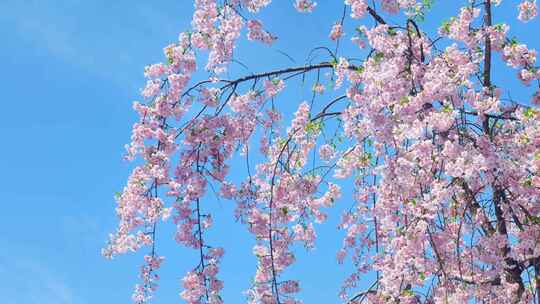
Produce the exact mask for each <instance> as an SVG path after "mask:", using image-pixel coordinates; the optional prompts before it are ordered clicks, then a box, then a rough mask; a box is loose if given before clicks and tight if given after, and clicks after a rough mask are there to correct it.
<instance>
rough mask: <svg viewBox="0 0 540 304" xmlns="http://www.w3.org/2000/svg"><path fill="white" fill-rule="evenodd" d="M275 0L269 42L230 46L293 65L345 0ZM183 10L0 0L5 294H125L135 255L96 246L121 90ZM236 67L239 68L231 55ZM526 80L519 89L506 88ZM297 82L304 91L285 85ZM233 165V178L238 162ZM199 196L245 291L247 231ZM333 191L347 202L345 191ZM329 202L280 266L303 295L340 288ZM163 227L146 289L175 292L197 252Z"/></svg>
mask: <svg viewBox="0 0 540 304" xmlns="http://www.w3.org/2000/svg"><path fill="white" fill-rule="evenodd" d="M274 2H279V3H276V4H273V5H272V6H271V7H270V8H269V9H268V10H266V11H264V12H263V14H262V15H261V16H260V18H261V19H262V20H263V21H264V22H265V23H266V24H267V25H268V27H269V28H270V29H271V30H272V31H273V32H274V33H275V34H277V35H278V37H279V38H280V39H279V40H278V42H277V43H276V44H275V46H273V47H272V48H271V49H267V48H265V47H263V46H261V45H257V44H252V43H249V44H248V43H245V42H242V43H241V44H240V47H239V49H238V50H237V53H236V54H237V57H238V58H239V59H241V60H242V63H244V64H246V65H248V66H249V68H250V69H251V70H252V71H263V70H265V69H268V67H270V68H277V67H284V66H286V65H291V64H292V63H291V62H290V60H289V59H288V58H286V57H285V56H283V55H282V54H280V53H279V51H286V52H287V53H288V54H289V55H290V56H291V57H292V58H294V59H295V60H296V64H295V65H299V64H302V63H303V60H304V59H305V57H306V55H307V53H308V51H309V49H311V48H313V47H316V46H320V45H321V41H323V42H322V44H323V45H327V46H332V44H331V43H330V41H329V40H328V39H327V35H328V31H329V28H330V26H331V24H332V23H333V22H334V21H335V20H337V19H339V18H340V14H341V1H337V2H335V4H333V3H332V2H331V1H326V0H321V1H319V7H318V8H317V10H316V12H315V14H313V15H311V16H306V15H298V14H296V13H295V11H294V10H293V9H292V5H291V3H290V2H291V1H288V0H281V1H280V0H276V1H274ZM456 2H458V1H453V0H452V1H449V0H446V1H443V0H439V1H436V5H435V8H434V16H433V18H432V19H428V20H427V21H426V22H425V25H426V26H428V28H429V27H431V28H432V29H434V27H433V25H434V24H435V23H434V21H437V22H438V20H437V18H439V17H440V16H441V15H446V16H447V14H448V13H449V12H457V6H456ZM504 2H505V3H504V5H505V6H503V7H501V8H498V9H497V11H496V12H495V17H496V18H497V17H502V16H504V15H505V14H509V15H510V19H512V20H511V22H510V24H511V26H512V29H511V32H512V34H514V35H517V36H518V37H519V38H520V40H523V41H527V42H529V43H530V44H531V45H532V46H534V47H535V48H537V49H538V48H539V44H540V43H539V42H538V40H537V39H536V40H535V39H534V38H535V36H534V35H535V34H536V33H535V32H534V30H533V29H534V28H537V29H538V28H540V27H539V25H540V23H539V22H538V20H536V21H534V22H532V23H530V24H529V25H527V26H523V25H521V24H518V23H517V22H515V21H514V20H513V19H515V16H516V15H517V11H516V9H515V5H516V1H510V0H505V1H504ZM191 13H192V4H191V1H185V0H184V1H180V0H162V1H152V2H150V1H137V0H136V1H124V0H119V1H105V0H93V1H83V0H71V1H69V0H55V1H52V0H49V1H47V0H40V1H33V0H2V1H1V2H0V36H1V37H2V38H1V39H2V43H1V45H2V47H1V48H0V58H1V62H2V73H1V75H2V76H1V78H0V88H1V89H2V90H1V91H2V99H3V100H2V103H1V104H2V112H3V113H4V115H3V117H2V120H0V134H1V135H2V142H3V144H2V149H0V168H1V170H2V174H1V175H0V185H1V186H0V193H1V194H2V201H3V203H2V207H3V208H2V209H3V210H2V212H1V214H0V231H1V232H2V233H1V235H0V248H2V249H3V250H0V301H2V303H7V304H32V303H41V304H48V303H51V304H53V303H54V304H86V303H126V302H128V301H129V297H130V295H131V291H132V287H133V285H134V284H135V283H136V282H137V273H138V265H139V264H140V262H141V260H142V258H141V255H140V254H138V255H126V256H122V257H119V258H117V259H115V260H113V261H112V262H111V261H107V260H105V259H103V258H102V257H101V256H100V249H101V247H102V246H103V245H104V244H105V241H106V239H107V235H108V233H109V232H111V231H113V230H114V229H115V226H116V217H115V213H114V207H115V202H114V200H113V194H114V193H115V192H116V191H119V190H121V189H122V187H123V186H124V183H125V180H126V178H127V176H128V174H129V172H130V168H131V166H132V165H130V164H128V163H126V162H124V161H123V160H122V155H123V153H124V149H123V145H124V144H125V143H127V142H128V140H129V136H130V129H131V124H132V123H133V122H134V121H135V119H136V116H135V113H134V112H133V111H132V110H131V102H132V101H133V100H136V99H139V96H138V92H139V88H140V87H141V86H142V85H143V83H144V79H143V75H142V71H143V67H144V66H145V65H146V64H149V63H154V62H157V61H159V60H161V56H162V52H161V49H162V48H163V47H164V46H165V45H167V44H169V43H170V42H171V41H175V40H176V38H177V36H178V33H179V32H180V31H181V30H184V29H187V28H188V27H189V23H190V16H191ZM366 20H367V21H368V22H371V20H369V19H366ZM439 20H440V19H439ZM346 32H347V33H352V29H350V28H349V30H346ZM348 37H350V35H349V36H348ZM348 49H349V50H353V49H352V48H350V47H349V48H348ZM358 55H359V56H361V55H362V54H361V53H358ZM233 71H236V72H234V74H237V73H239V72H242V69H241V68H239V67H238V66H236V67H235V68H234V70H233ZM513 73H514V72H513V71H511V70H509V69H506V68H503V67H502V66H501V65H499V66H497V67H496V70H495V77H494V78H495V81H499V82H500V83H502V82H504V83H505V84H509V85H510V86H511V87H512V88H515V89H518V88H521V87H520V86H519V84H518V83H517V82H516V81H515V80H511V79H512V76H513ZM531 93H532V90H530V89H527V90H521V91H520V93H515V92H513V93H512V96H513V97H514V98H516V97H517V98H520V97H522V98H526V97H528V96H530V94H531ZM294 94H297V95H301V94H302V92H301V91H294V90H293V91H292V92H289V93H287V95H284V96H286V97H287V98H289V97H290V98H293V97H294V96H295V95H294ZM294 98H295V99H292V100H295V101H292V102H291V101H286V104H287V105H289V109H292V108H294V105H295V102H296V100H301V99H300V98H301V96H297V97H294ZM233 175H234V176H233V177H234V178H235V179H237V180H238V179H240V178H241V177H242V176H243V175H244V173H243V172H238V173H237V172H236V171H235V172H233ZM212 200H213V201H212ZM209 204H213V205H208V206H211V208H212V209H214V210H215V212H217V214H216V222H218V223H221V224H216V225H217V228H214V231H213V232H210V235H209V238H210V241H211V242H214V243H213V244H214V245H221V246H224V247H225V249H226V256H225V259H224V262H223V270H222V273H221V275H220V277H221V278H223V279H224V280H225V290H224V298H225V300H226V302H228V303H241V302H243V299H244V297H243V295H242V291H243V290H245V289H247V288H248V287H249V283H250V281H251V277H252V275H253V274H254V271H255V259H254V258H253V256H252V254H251V246H252V245H253V240H252V238H251V236H250V235H249V234H248V233H247V232H246V230H245V227H243V226H242V225H241V224H238V223H234V221H233V220H232V208H233V205H232V203H230V202H227V201H219V202H217V201H215V199H209ZM339 204H342V206H348V205H349V204H350V198H349V197H344V198H343V199H342V200H341V201H340V202H338V205H339ZM338 209H339V208H338ZM338 215H339V212H338V211H335V212H332V213H331V217H330V219H329V222H327V223H326V224H325V225H323V226H319V227H318V234H319V236H320V240H319V242H318V243H317V248H316V250H315V251H313V252H310V253H309V254H306V253H305V252H304V251H303V250H300V254H299V255H300V258H299V262H298V264H297V265H296V266H294V267H293V268H292V269H291V270H290V272H289V273H288V274H287V275H288V277H289V278H300V279H302V287H303V289H304V291H303V292H302V298H303V299H304V300H305V302H306V303H337V302H338V301H337V297H336V294H337V292H338V288H339V286H340V284H341V281H342V279H343V278H344V276H345V275H346V274H347V273H348V271H347V269H346V267H343V266H337V264H336V263H335V253H336V251H337V249H338V248H339V246H340V243H341V237H342V234H341V233H338V234H336V233H335V227H336V223H337V219H338ZM162 227H163V228H162V229H161V230H160V231H159V233H160V234H159V237H158V242H161V243H160V244H163V245H160V246H161V247H159V248H160V253H161V254H163V255H166V256H167V260H166V262H165V263H164V265H163V270H162V271H161V273H160V274H161V276H162V281H161V289H160V290H159V292H158V293H157V295H156V301H155V302H154V303H158V304H159V303H179V302H180V300H179V298H178V292H179V291H180V285H179V279H180V278H181V277H182V276H183V275H184V273H185V272H186V271H188V270H189V269H190V268H191V267H192V266H193V265H194V264H195V263H196V262H195V259H194V257H195V253H194V252H192V251H191V250H186V249H184V248H182V247H181V246H178V245H175V244H174V242H172V240H171V238H172V227H171V225H168V227H166V226H164V225H162ZM224 236H225V237H224Z"/></svg>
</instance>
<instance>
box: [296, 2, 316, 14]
mask: <svg viewBox="0 0 540 304" xmlns="http://www.w3.org/2000/svg"><path fill="white" fill-rule="evenodd" d="M316 6H317V2H314V1H312V0H296V2H295V4H294V7H295V8H296V10H297V11H299V12H301V13H311V12H313V10H314V9H315V7H316Z"/></svg>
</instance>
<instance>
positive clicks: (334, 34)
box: [330, 23, 343, 40]
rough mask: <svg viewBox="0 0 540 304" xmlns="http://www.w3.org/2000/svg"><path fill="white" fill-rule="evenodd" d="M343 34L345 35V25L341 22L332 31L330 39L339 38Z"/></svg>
mask: <svg viewBox="0 0 540 304" xmlns="http://www.w3.org/2000/svg"><path fill="white" fill-rule="evenodd" d="M341 36H343V26H342V25H341V24H340V23H336V24H334V26H332V30H331V31H330V39H332V40H338V39H339V38H340V37H341Z"/></svg>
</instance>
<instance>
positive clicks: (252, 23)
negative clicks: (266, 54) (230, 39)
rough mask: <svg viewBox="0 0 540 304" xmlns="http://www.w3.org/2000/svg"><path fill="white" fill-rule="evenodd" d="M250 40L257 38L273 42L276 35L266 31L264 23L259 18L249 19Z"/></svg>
mask: <svg viewBox="0 0 540 304" xmlns="http://www.w3.org/2000/svg"><path fill="white" fill-rule="evenodd" d="M247 26H248V34H247V38H248V39H249V40H257V41H261V42H263V43H266V44H272V43H273V42H274V41H275V40H276V37H274V36H272V35H271V34H270V33H268V32H267V31H265V30H264V29H263V27H262V23H261V22H260V21H259V20H249V21H248V22H247Z"/></svg>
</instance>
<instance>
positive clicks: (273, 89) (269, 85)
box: [264, 79, 285, 98]
mask: <svg viewBox="0 0 540 304" xmlns="http://www.w3.org/2000/svg"><path fill="white" fill-rule="evenodd" d="M283 88H285V82H284V81H283V80H281V79H273V80H265V81H264V91H265V93H266V97H268V98H272V97H274V96H276V95H277V94H278V93H279V92H281V90H283Z"/></svg>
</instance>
